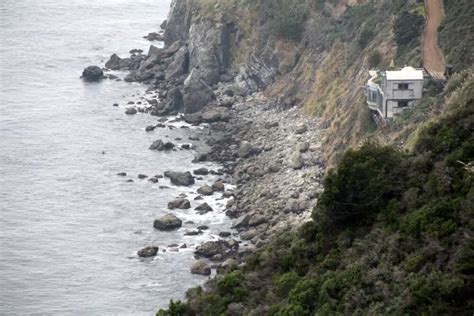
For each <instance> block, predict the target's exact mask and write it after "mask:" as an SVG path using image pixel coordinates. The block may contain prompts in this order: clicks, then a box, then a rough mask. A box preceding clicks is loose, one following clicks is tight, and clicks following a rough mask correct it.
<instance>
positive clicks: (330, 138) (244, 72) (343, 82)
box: [167, 0, 472, 164]
mask: <svg viewBox="0 0 474 316" xmlns="http://www.w3.org/2000/svg"><path fill="white" fill-rule="evenodd" d="M461 2H462V3H458V4H457V6H456V8H454V5H453V3H452V1H447V6H446V9H447V21H446V22H445V24H444V25H443V29H442V33H441V35H442V36H441V39H443V38H446V37H447V36H446V34H447V33H450V34H454V33H459V32H458V31H460V32H461V34H466V29H467V30H469V29H471V30H472V22H468V21H467V19H465V23H470V24H469V25H466V24H465V25H464V28H460V27H459V25H458V24H459V23H457V24H456V23H454V22H452V20H453V14H455V12H458V11H459V8H458V6H459V5H461V6H466V5H467V2H466V1H465V0H463V1H461ZM423 23H424V7H423V3H422V2H420V1H415V0H404V1H396V2H394V1H389V0H378V1H368V0H358V1H348V0H331V1H329V0H328V1H323V0H313V1H303V0H290V1H280V0H278V1H270V0H260V1H237V0H226V1H216V0H185V1H175V2H174V4H173V10H172V11H171V14H170V19H169V23H168V25H169V27H168V30H167V42H172V41H174V40H177V39H185V40H187V41H188V42H189V47H190V51H191V65H192V67H191V68H197V69H198V70H197V71H198V72H199V73H200V76H201V77H202V78H203V79H204V81H206V82H207V83H208V84H209V85H212V84H215V83H216V82H217V81H219V79H222V78H221V76H222V75H223V74H224V78H225V79H229V78H230V77H232V78H234V80H235V82H236V84H237V85H238V86H239V87H240V88H241V89H243V90H244V91H246V92H247V93H251V92H254V91H257V90H265V93H266V95H267V96H269V97H275V98H278V99H279V101H280V102H281V103H283V104H284V106H286V107H291V106H301V107H303V108H304V109H305V110H306V111H307V113H308V114H310V115H317V116H319V117H321V119H322V121H323V126H324V127H325V128H326V133H325V134H324V135H325V138H324V142H323V146H324V149H325V150H324V152H325V154H326V158H327V160H328V161H329V162H330V163H331V164H332V163H334V162H335V161H337V159H338V156H339V155H340V154H341V153H342V152H343V151H344V150H345V149H347V148H349V147H353V146H356V145H358V144H360V143H361V141H363V140H364V139H365V138H366V137H373V136H374V135H373V132H374V130H375V129H376V126H375V125H374V123H373V121H372V118H371V117H370V113H369V111H368V109H367V107H366V106H365V102H364V100H365V96H364V91H363V86H364V85H365V83H366V80H367V78H368V70H369V69H370V68H377V67H380V68H389V67H391V66H392V67H394V66H395V67H396V66H400V67H401V66H404V65H412V66H415V67H418V66H421V52H420V40H421V34H422V27H423ZM456 29H458V30H456ZM468 33H469V32H468ZM469 34H470V33H469ZM469 36H471V35H469ZM441 45H442V47H443V48H445V49H446V50H445V51H446V52H448V53H449V55H448V60H450V61H453V62H456V64H455V65H456V69H458V70H460V69H462V68H463V67H466V65H469V64H472V56H469V52H470V51H471V49H472V45H470V44H467V43H463V42H462V41H459V42H458V43H455V42H451V41H450V42H449V45H447V44H446V40H445V41H441ZM458 55H462V56H463V58H462V59H458V60H457V61H456V60H453V58H451V57H450V56H454V57H455V56H458ZM408 134H409V133H408V132H405V133H404V134H403V135H404V136H406V135H408ZM377 137H378V138H380V139H381V140H387V141H393V138H394V137H392V135H391V130H382V131H377ZM396 137H397V141H402V140H403V139H402V138H403V137H402V136H401V135H400V134H397V136H396Z"/></svg>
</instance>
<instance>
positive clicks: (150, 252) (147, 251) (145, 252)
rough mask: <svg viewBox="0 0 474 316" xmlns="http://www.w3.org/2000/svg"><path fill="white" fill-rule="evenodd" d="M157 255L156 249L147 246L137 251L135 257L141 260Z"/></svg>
mask: <svg viewBox="0 0 474 316" xmlns="http://www.w3.org/2000/svg"><path fill="white" fill-rule="evenodd" d="M157 253H158V247H155V246H148V247H145V248H143V249H141V250H138V252H137V255H138V256H139V257H142V258H149V257H154V256H156V254H157Z"/></svg>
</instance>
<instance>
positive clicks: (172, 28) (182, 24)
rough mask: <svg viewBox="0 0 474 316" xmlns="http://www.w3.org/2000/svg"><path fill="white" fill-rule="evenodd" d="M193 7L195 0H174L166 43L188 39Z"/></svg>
mask: <svg viewBox="0 0 474 316" xmlns="http://www.w3.org/2000/svg"><path fill="white" fill-rule="evenodd" d="M192 9H193V0H173V2H172V3H171V10H170V12H169V14H168V19H167V22H166V32H165V45H171V44H172V43H174V42H175V41H177V40H187V39H188V36H189V28H190V27H191V19H192Z"/></svg>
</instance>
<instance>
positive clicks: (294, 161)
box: [288, 151, 304, 169]
mask: <svg viewBox="0 0 474 316" xmlns="http://www.w3.org/2000/svg"><path fill="white" fill-rule="evenodd" d="M303 163H304V161H303V156H302V155H301V153H300V152H299V151H295V152H294V153H293V154H292V155H291V156H290V159H289V160H288V166H289V167H290V168H293V169H301V168H303Z"/></svg>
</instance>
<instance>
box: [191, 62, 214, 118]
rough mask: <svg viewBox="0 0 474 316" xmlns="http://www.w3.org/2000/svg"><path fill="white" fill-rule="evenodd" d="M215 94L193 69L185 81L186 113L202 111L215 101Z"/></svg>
mask: <svg viewBox="0 0 474 316" xmlns="http://www.w3.org/2000/svg"><path fill="white" fill-rule="evenodd" d="M215 98H216V97H215V95H214V92H212V89H211V88H210V87H209V86H208V85H207V84H206V82H205V81H204V80H202V79H201V78H200V77H199V75H198V73H197V72H196V71H195V70H194V69H193V70H192V71H191V73H190V74H189V76H188V78H186V80H185V81H184V89H183V104H184V112H185V113H195V112H198V111H201V110H202V109H203V107H204V106H206V105H207V104H208V103H210V102H211V101H212V100H215Z"/></svg>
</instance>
